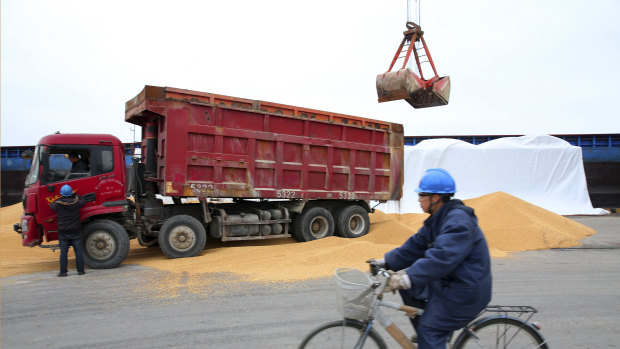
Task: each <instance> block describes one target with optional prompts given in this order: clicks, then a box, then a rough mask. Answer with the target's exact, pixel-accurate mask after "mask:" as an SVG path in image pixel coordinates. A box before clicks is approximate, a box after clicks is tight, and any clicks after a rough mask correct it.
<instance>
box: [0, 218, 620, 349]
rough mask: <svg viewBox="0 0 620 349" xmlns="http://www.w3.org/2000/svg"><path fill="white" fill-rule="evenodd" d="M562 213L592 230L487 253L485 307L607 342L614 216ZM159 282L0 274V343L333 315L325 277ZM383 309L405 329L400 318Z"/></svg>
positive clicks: (186, 334)
mask: <svg viewBox="0 0 620 349" xmlns="http://www.w3.org/2000/svg"><path fill="white" fill-rule="evenodd" d="M570 218H571V219H574V220H576V221H578V222H581V223H583V224H585V225H588V226H591V227H593V228H595V229H597V230H598V233H597V234H595V235H594V236H591V237H589V238H587V239H585V240H584V245H583V246H581V247H579V248H571V249H557V250H546V251H531V252H522V253H517V254H515V255H513V256H512V257H510V258H504V259H499V258H496V259H493V276H494V292H493V294H494V296H493V301H492V303H494V304H502V305H531V306H534V307H535V308H537V309H538V310H539V313H538V314H536V315H535V318H534V320H535V321H538V322H540V323H541V324H542V326H543V334H544V336H545V337H546V339H547V340H548V343H549V345H550V347H551V348H615V347H617V345H618V343H620V332H619V331H618V330H617V328H618V327H617V326H618V323H620V215H610V216H596V217H594V216H581V217H570ZM292 262H294V261H292ZM165 278H166V273H165V272H161V271H157V270H153V269H149V268H146V267H141V266H136V265H123V266H121V267H119V268H116V269H111V270H89V271H88V273H87V274H86V275H84V276H80V277H78V276H76V275H70V276H69V277H67V278H58V277H56V275H55V273H52V272H46V273H37V274H30V275H23V276H14V277H7V278H3V279H1V282H2V285H1V287H2V288H1V308H0V311H1V323H0V326H1V337H0V347H2V348H5V349H11V348H48V349H52V348H295V347H296V346H297V345H298V344H299V342H300V341H301V339H302V338H303V337H304V335H305V334H307V333H308V332H309V331H310V330H311V329H312V328H314V327H315V326H318V325H320V324H321V323H323V322H326V321H330V320H335V319H337V318H338V313H337V311H336V309H335V295H334V286H333V283H332V281H331V280H330V279H320V280H312V281H306V282H300V283H271V284H256V283H247V282H243V281H241V280H238V279H236V277H235V276H234V275H232V274H231V275H222V274H219V275H217V277H216V278H212V279H214V280H218V281H213V282H208V283H206V284H205V288H204V289H203V290H200V292H196V290H189V289H188V288H187V287H184V286H183V283H182V282H181V285H180V286H179V287H178V288H176V289H174V290H172V291H173V292H172V293H173V294H171V295H170V296H169V297H168V296H166V295H161V293H160V292H158V291H157V284H158V280H165ZM207 278H209V276H207ZM390 297H392V296H390ZM394 299H395V300H397V298H396V297H395V296H394ZM388 314H389V315H390V316H391V317H392V319H393V320H394V321H395V322H396V323H397V324H398V325H399V326H400V327H401V328H402V329H403V330H405V331H406V333H410V332H411V329H410V328H409V324H408V321H407V320H406V319H405V318H404V317H402V316H401V315H399V314H396V313H388ZM381 333H382V334H385V332H384V331H382V332H381ZM388 343H389V344H390V347H396V346H395V345H394V342H393V341H391V340H388Z"/></svg>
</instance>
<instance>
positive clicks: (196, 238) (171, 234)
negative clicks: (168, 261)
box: [159, 215, 207, 258]
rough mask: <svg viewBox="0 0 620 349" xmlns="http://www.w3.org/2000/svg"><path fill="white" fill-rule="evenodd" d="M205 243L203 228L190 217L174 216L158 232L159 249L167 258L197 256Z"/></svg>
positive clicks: (205, 234)
mask: <svg viewBox="0 0 620 349" xmlns="http://www.w3.org/2000/svg"><path fill="white" fill-rule="evenodd" d="M206 243H207V232H206V231H205V228H204V226H203V225H202V224H201V223H200V221H199V220H197V219H196V218H194V217H192V216H187V215H179V216H174V217H172V218H170V219H168V220H167V221H166V222H164V224H163V225H162V226H161V229H160V230H159V247H160V248H161V250H162V251H163V252H164V253H165V254H166V256H168V257H169V258H184V257H194V256H197V255H198V254H200V252H201V251H202V249H203V248H204V247H205V244H206Z"/></svg>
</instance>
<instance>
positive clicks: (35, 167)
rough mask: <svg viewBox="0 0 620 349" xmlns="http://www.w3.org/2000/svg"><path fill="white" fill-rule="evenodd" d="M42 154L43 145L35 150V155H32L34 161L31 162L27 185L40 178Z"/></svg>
mask: <svg viewBox="0 0 620 349" xmlns="http://www.w3.org/2000/svg"><path fill="white" fill-rule="evenodd" d="M40 154H41V146H40V145H39V146H37V147H36V149H35V150H34V156H33V157H32V163H31V164H30V173H28V176H26V183H25V185H26V186H29V185H31V184H34V183H36V182H37V180H38V179H39V167H41V166H39V156H40Z"/></svg>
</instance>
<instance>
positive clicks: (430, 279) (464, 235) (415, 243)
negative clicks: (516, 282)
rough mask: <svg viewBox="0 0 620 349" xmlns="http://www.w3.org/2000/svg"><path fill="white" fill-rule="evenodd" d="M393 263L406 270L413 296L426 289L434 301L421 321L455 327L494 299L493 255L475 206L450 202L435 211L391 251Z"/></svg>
mask: <svg viewBox="0 0 620 349" xmlns="http://www.w3.org/2000/svg"><path fill="white" fill-rule="evenodd" d="M385 262H386V264H387V266H388V267H389V268H390V269H392V270H395V271H398V270H402V269H405V270H406V272H407V274H408V275H409V277H410V279H411V283H412V285H413V287H412V288H411V289H410V290H407V291H405V292H408V294H410V295H411V297H412V298H422V297H420V290H422V289H425V291H426V292H427V293H426V292H425V293H426V294H425V297H423V298H425V299H426V300H427V301H428V302H427V304H426V309H425V311H424V314H423V315H422V317H421V318H420V324H423V325H425V326H428V327H432V328H436V329H441V330H455V329H458V328H460V327H462V326H464V325H466V324H467V323H468V322H469V321H471V320H473V318H475V317H476V315H478V313H479V312H480V311H482V310H483V309H484V308H485V307H486V306H487V304H488V303H489V301H490V300H491V283H492V281H491V257H490V256H489V248H488V246H487V243H486V240H485V238H484V235H483V234H482V231H481V230H480V227H479V226H478V219H477V218H476V215H475V214H474V210H473V209H472V208H470V207H467V206H465V205H464V204H463V202H462V201H460V200H457V199H453V200H450V201H448V202H446V203H444V205H443V206H442V207H441V208H440V209H439V211H438V212H436V213H435V214H433V215H431V216H430V217H429V218H428V219H427V220H426V221H424V226H422V228H420V230H419V231H418V232H417V234H415V235H413V236H411V237H410V238H409V239H408V240H407V241H406V242H405V243H404V244H403V245H402V246H401V247H398V248H396V249H394V250H392V251H390V252H388V253H386V255H385Z"/></svg>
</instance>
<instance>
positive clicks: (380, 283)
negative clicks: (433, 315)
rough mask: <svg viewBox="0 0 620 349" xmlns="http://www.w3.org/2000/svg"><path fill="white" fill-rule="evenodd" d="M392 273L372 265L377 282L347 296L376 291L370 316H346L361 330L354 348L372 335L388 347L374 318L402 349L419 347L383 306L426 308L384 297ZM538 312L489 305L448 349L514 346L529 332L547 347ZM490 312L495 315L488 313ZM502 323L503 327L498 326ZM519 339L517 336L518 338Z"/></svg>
mask: <svg viewBox="0 0 620 349" xmlns="http://www.w3.org/2000/svg"><path fill="white" fill-rule="evenodd" d="M392 274H393V272H391V271H386V270H385V269H378V270H373V269H372V267H371V275H372V279H373V280H374V282H373V283H372V284H371V285H369V286H368V288H367V289H366V290H364V291H363V292H361V293H360V294H359V295H357V296H356V297H355V298H353V299H348V298H347V299H346V301H347V302H352V303H353V302H355V301H358V300H361V299H364V298H365V297H366V296H367V295H369V294H370V293H374V294H375V297H374V299H373V301H372V304H371V305H370V306H369V308H368V313H367V315H361V314H358V315H357V316H360V318H358V319H357V320H356V319H350V318H344V319H343V320H342V326H343V327H349V328H351V327H352V328H355V329H357V330H358V331H359V332H358V335H357V336H358V337H357V339H356V340H354V341H353V342H350V345H353V343H355V344H354V345H353V347H354V348H356V349H358V348H362V347H363V346H364V345H365V343H366V341H367V339H368V338H369V337H372V340H373V342H374V343H375V344H378V346H379V347H380V348H384V347H385V343H384V342H383V340H382V339H381V337H380V335H379V333H378V332H377V331H376V330H374V328H373V326H374V320H377V321H378V322H379V324H380V325H381V326H382V327H383V328H385V330H386V331H387V332H388V334H389V335H390V336H391V337H392V338H393V339H394V340H395V341H396V342H397V343H398V344H399V345H400V346H401V347H402V348H405V349H417V345H416V344H415V343H413V342H412V341H411V340H410V339H409V338H408V337H407V336H406V335H405V334H404V333H403V331H402V330H401V329H400V328H399V327H398V326H397V325H396V324H395V323H394V322H392V321H391V320H390V319H389V317H388V316H387V315H385V314H384V313H383V310H382V308H390V309H394V310H397V311H401V312H403V313H405V315H407V316H409V317H415V316H419V315H421V314H422V313H423V312H424V310H423V309H418V308H415V307H411V306H408V305H405V304H402V303H400V302H393V301H388V300H385V299H383V294H384V292H385V289H386V286H387V285H388V283H389V279H390V277H391V275H392ZM536 312H537V310H536V309H534V308H533V307H531V306H501V305H490V306H487V307H486V308H485V309H484V310H483V311H482V312H480V314H478V316H476V318H475V319H474V320H473V321H471V322H470V323H469V324H467V326H464V327H463V328H462V329H459V330H456V331H454V332H452V333H450V334H449V336H448V337H447V342H446V345H447V348H453V347H454V348H461V347H463V345H468V344H470V343H477V345H478V346H480V348H486V346H484V344H483V343H495V344H494V345H497V344H500V342H501V343H502V345H504V347H505V348H508V347H509V346H510V345H513V344H515V343H513V342H520V343H521V342H522V340H523V334H525V337H526V342H525V343H528V342H529V343H533V344H534V345H536V348H542V349H547V348H548V346H547V343H546V341H545V339H544V337H543V336H542V334H541V333H540V332H539V330H540V326H539V325H538V324H537V323H535V322H534V323H530V322H529V321H530V319H531V318H532V316H533V315H534V314H535V313H536ZM488 313H491V314H493V315H485V314H488ZM338 323H339V322H338V321H336V322H330V323H326V324H324V325H322V326H320V327H318V328H316V329H315V330H313V331H312V332H311V333H310V334H309V335H308V336H306V338H305V339H304V340H303V342H302V344H301V346H300V348H305V346H306V344H308V342H310V341H312V339H313V338H315V336H316V335H317V334H319V333H321V331H324V330H329V329H330V328H334V327H336V326H340V325H338ZM498 324H500V325H501V326H503V327H501V328H498V329H495V328H496V326H497V325H498ZM489 328H491V329H492V330H493V332H490V333H491V334H492V338H491V339H492V342H488V339H489V337H488V334H489V331H485V330H486V329H489ZM481 331H482V332H481ZM455 334H458V336H457V338H456V339H455V340H454V341H453V337H454V335H455ZM528 335H529V336H528ZM327 338H330V337H327ZM515 338H517V339H516V340H514V339H515ZM530 338H531V342H530ZM513 340H514V341H513ZM511 343H512V344H511ZM528 345H530V344H528ZM478 346H476V347H478ZM320 347H321V346H320ZM518 347H520V346H518ZM528 347H529V346H528ZM468 348H469V346H468Z"/></svg>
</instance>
